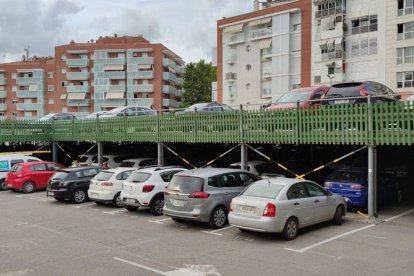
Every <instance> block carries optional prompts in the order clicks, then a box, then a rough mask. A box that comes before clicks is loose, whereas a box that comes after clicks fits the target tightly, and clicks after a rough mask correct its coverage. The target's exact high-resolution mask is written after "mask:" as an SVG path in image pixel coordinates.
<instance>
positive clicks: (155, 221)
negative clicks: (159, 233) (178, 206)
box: [148, 218, 171, 224]
mask: <svg viewBox="0 0 414 276" xmlns="http://www.w3.org/2000/svg"><path fill="white" fill-rule="evenodd" d="M169 220H171V218H166V219H160V220H148V221H149V222H152V223H158V224H164V222H163V221H169Z"/></svg>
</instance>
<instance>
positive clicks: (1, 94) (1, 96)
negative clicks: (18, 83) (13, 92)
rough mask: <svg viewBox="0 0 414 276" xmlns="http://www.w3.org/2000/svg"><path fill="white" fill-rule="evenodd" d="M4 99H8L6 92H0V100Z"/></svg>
mask: <svg viewBox="0 0 414 276" xmlns="http://www.w3.org/2000/svg"><path fill="white" fill-rule="evenodd" d="M4 98H7V93H6V91H0V99H4Z"/></svg>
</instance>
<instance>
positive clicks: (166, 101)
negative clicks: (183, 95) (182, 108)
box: [162, 99, 180, 107]
mask: <svg viewBox="0 0 414 276" xmlns="http://www.w3.org/2000/svg"><path fill="white" fill-rule="evenodd" d="M179 104H180V102H177V101H176V100H172V99H162V106H168V107H177V106H178V105H179Z"/></svg>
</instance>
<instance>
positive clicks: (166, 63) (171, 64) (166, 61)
mask: <svg viewBox="0 0 414 276" xmlns="http://www.w3.org/2000/svg"><path fill="white" fill-rule="evenodd" d="M162 66H164V67H171V68H173V69H175V67H176V66H177V64H176V63H175V62H174V61H172V60H171V59H169V58H163V59H162Z"/></svg>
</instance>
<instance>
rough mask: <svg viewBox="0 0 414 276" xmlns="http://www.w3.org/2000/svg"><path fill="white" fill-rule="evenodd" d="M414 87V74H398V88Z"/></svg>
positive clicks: (409, 72) (411, 72) (410, 72)
mask: <svg viewBox="0 0 414 276" xmlns="http://www.w3.org/2000/svg"><path fill="white" fill-rule="evenodd" d="M404 87H414V72H413V71H408V72H399V73H397V88H404Z"/></svg>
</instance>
